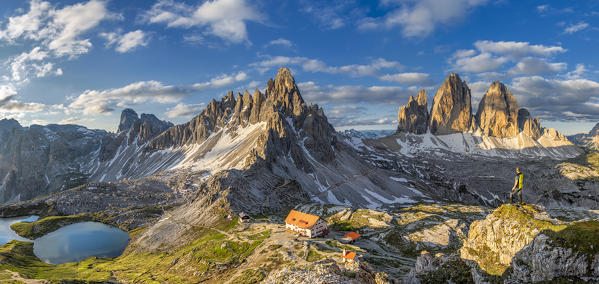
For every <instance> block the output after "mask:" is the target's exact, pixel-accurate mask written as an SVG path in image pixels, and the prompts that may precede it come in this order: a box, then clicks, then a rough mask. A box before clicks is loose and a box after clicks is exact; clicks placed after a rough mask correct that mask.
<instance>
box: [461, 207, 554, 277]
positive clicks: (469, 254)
mask: <svg viewBox="0 0 599 284" xmlns="http://www.w3.org/2000/svg"><path fill="white" fill-rule="evenodd" d="M564 227H565V225H563V224H562V223H561V222H559V221H557V220H554V219H551V218H550V217H549V216H548V215H547V214H546V213H545V211H544V209H543V208H542V207H539V206H534V205H525V206H523V207H518V206H515V205H502V206H500V207H499V208H497V209H496V210H495V211H493V213H491V214H489V215H488V216H487V217H486V218H485V219H484V220H480V221H475V222H473V223H472V224H471V225H470V231H469V232H468V238H467V239H466V240H465V241H464V245H463V246H462V248H461V249H460V254H461V257H462V258H464V259H469V260H474V261H476V262H477V263H478V265H479V266H480V267H481V268H482V269H483V270H485V271H486V272H487V273H489V274H492V275H502V274H503V273H504V272H505V270H506V269H507V268H508V267H509V266H510V265H511V263H512V259H513V258H514V256H515V255H516V253H518V252H519V251H520V250H522V249H523V248H524V247H525V246H526V245H528V244H529V243H530V242H532V241H533V240H534V239H535V237H536V236H537V235H538V234H539V233H540V232H542V231H543V230H555V231H559V230H561V229H563V228H564Z"/></svg>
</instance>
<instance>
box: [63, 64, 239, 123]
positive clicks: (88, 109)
mask: <svg viewBox="0 0 599 284" xmlns="http://www.w3.org/2000/svg"><path fill="white" fill-rule="evenodd" d="M244 80H247V75H246V74H245V73H243V72H240V73H237V74H235V75H222V76H218V77H215V78H213V79H211V80H210V81H208V82H204V83H197V84H193V85H191V86H170V85H166V86H165V85H163V84H162V83H161V82H158V81H142V82H136V83H131V84H129V85H127V86H124V87H121V88H116V89H109V90H104V91H97V90H86V91H85V92H83V93H82V94H80V95H79V96H77V97H76V98H75V99H74V100H73V102H71V103H70V104H69V109H70V110H71V111H81V112H83V113H84V114H103V113H110V112H112V111H113V110H114V108H115V107H126V106H130V105H135V104H140V103H146V102H153V103H175V102H179V101H181V99H183V98H185V97H187V96H189V95H191V94H192V93H196V92H201V91H203V90H206V89H214V88H220V87H225V86H228V85H231V84H234V83H237V82H241V81H244Z"/></svg>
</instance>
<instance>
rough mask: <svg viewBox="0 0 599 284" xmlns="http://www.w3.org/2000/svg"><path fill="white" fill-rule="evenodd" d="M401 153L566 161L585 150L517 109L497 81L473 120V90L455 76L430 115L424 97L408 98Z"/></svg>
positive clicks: (399, 138) (444, 86)
mask: <svg viewBox="0 0 599 284" xmlns="http://www.w3.org/2000/svg"><path fill="white" fill-rule="evenodd" d="M398 124H399V126H398V129H397V132H398V135H397V140H396V142H397V144H398V146H399V147H400V148H401V150H400V152H401V153H402V154H405V155H413V154H416V153H418V152H423V151H424V152H433V153H435V152H442V151H450V152H455V153H463V154H475V155H483V156H494V157H505V158H509V157H516V158H531V159H536V158H539V157H549V158H554V159H567V158H572V157H575V156H578V155H579V154H580V153H581V150H580V149H579V148H578V147H576V146H574V145H573V144H572V143H571V142H570V141H569V140H568V139H567V138H566V137H565V136H564V135H562V134H561V133H559V132H557V131H556V130H555V129H552V128H551V129H546V128H543V127H541V124H540V122H539V119H538V118H532V117H531V115H530V113H529V111H528V110H527V109H525V108H519V107H518V102H517V100H516V98H515V96H514V95H513V94H512V93H511V92H510V91H509V90H508V89H507V87H506V86H505V85H504V84H503V83H500V82H498V81H495V82H493V83H491V85H490V87H489V89H488V91H487V92H486V93H485V95H484V96H483V98H482V99H481V101H480V103H479V106H478V111H477V112H476V114H473V111H472V105H471V94H470V89H469V88H468V86H467V85H466V82H464V81H462V80H461V79H460V77H459V75H458V74H456V73H451V74H450V75H449V76H448V77H447V79H446V80H445V82H443V84H442V85H441V86H440V87H439V89H438V91H437V93H436V94H435V97H434V102H433V106H432V108H431V111H430V113H429V112H428V110H427V99H426V91H425V90H421V91H420V92H419V94H418V96H417V97H416V98H414V97H410V100H409V102H408V104H407V105H405V106H402V107H401V108H400V109H399V113H398Z"/></svg>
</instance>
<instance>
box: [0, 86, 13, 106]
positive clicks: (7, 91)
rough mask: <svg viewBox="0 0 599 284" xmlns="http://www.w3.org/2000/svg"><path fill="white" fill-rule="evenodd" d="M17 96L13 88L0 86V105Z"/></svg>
mask: <svg viewBox="0 0 599 284" xmlns="http://www.w3.org/2000/svg"><path fill="white" fill-rule="evenodd" d="M16 94H17V91H16V90H15V88H14V87H12V86H10V85H2V86H0V104H1V103H2V102H4V101H6V100H9V99H11V98H13V97H14V96H15V95H16Z"/></svg>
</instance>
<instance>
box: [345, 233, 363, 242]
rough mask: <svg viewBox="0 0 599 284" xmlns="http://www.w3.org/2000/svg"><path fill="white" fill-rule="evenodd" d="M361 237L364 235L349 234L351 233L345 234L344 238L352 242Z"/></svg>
mask: <svg viewBox="0 0 599 284" xmlns="http://www.w3.org/2000/svg"><path fill="white" fill-rule="evenodd" d="M361 236H362V235H360V234H358V233H356V232H349V233H347V234H345V236H343V237H344V238H348V239H351V240H352V241H355V240H356V239H358V238H359V237H361Z"/></svg>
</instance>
